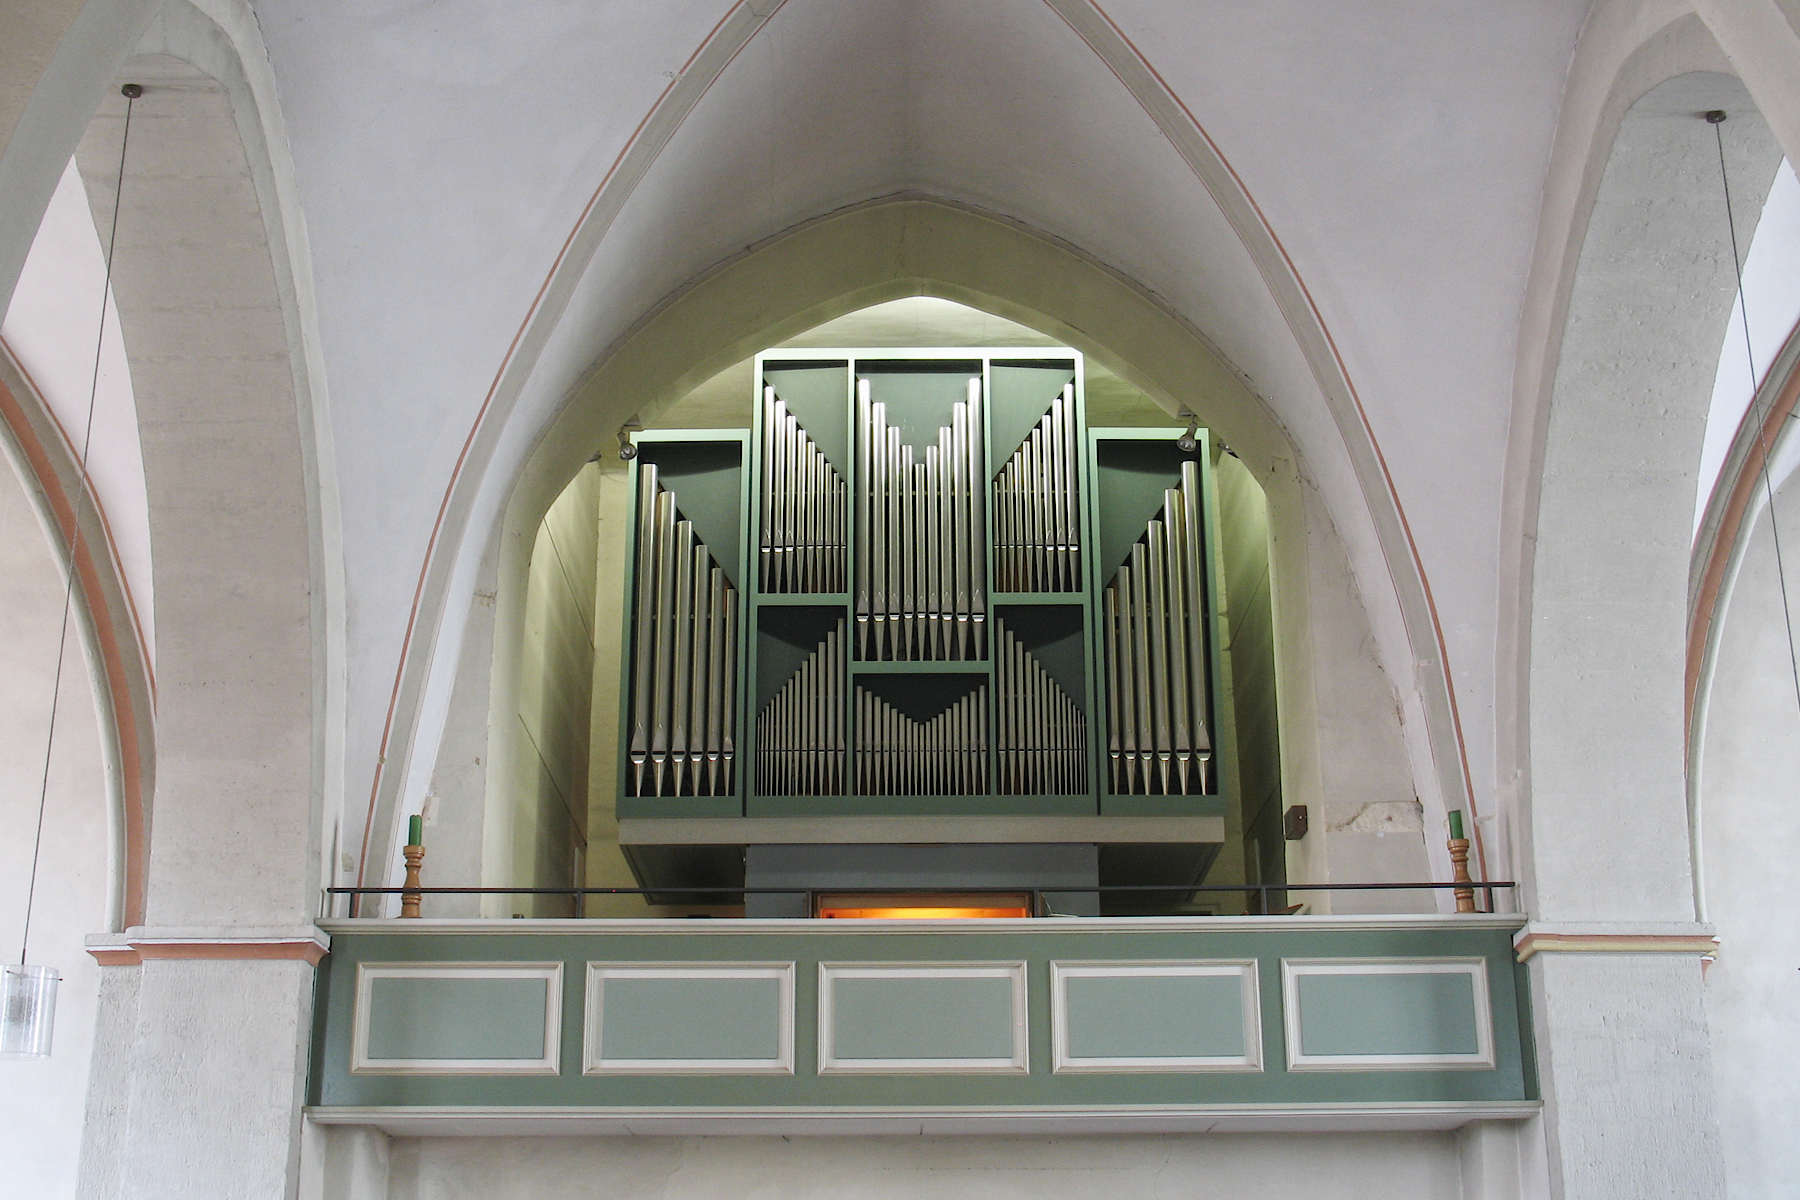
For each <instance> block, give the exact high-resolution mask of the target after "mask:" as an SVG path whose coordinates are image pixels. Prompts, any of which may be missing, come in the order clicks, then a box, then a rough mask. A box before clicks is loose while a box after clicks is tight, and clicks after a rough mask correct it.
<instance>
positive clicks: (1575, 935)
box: [1513, 921, 1719, 962]
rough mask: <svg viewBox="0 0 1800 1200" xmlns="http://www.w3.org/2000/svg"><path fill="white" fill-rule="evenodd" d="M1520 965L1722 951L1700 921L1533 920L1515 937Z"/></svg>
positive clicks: (1710, 930) (1705, 954)
mask: <svg viewBox="0 0 1800 1200" xmlns="http://www.w3.org/2000/svg"><path fill="white" fill-rule="evenodd" d="M1513 949H1514V950H1515V951H1516V952H1517V954H1518V957H1519V961H1520V962H1527V961H1529V960H1530V959H1531V958H1533V957H1534V956H1536V955H1539V954H1552V953H1555V954H1691V955H1697V956H1701V957H1710V956H1712V955H1716V954H1717V953H1718V952H1719V937H1718V933H1717V931H1716V930H1714V929H1713V927H1712V926H1711V925H1706V924H1702V923H1701V922H1698V921H1532V922H1530V923H1529V924H1527V925H1525V926H1524V927H1523V928H1521V929H1520V930H1519V931H1518V933H1517V934H1515V935H1514V936H1513Z"/></svg>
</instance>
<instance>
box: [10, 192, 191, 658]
mask: <svg viewBox="0 0 1800 1200" xmlns="http://www.w3.org/2000/svg"><path fill="white" fill-rule="evenodd" d="M109 224H110V214H109ZM105 234H106V227H105V226H102V227H101V229H100V232H99V234H98V236H97V235H96V230H95V223H94V214H93V213H92V211H91V210H90V209H89V207H88V199H87V194H86V192H85V191H84V190H83V188H82V186H81V173H80V172H79V171H78V170H77V169H76V167H75V163H74V161H73V160H71V161H70V162H69V165H68V168H67V169H66V170H65V171H64V172H63V175H62V178H61V179H60V180H59V181H58V182H57V185H56V194H55V195H53V196H52V197H51V199H50V207H49V208H47V209H45V210H44V223H43V225H41V226H40V227H39V228H38V235H37V238H36V239H35V240H34V241H33V242H32V243H31V253H30V254H28V255H27V256H26V258H25V266H24V269H23V270H21V271H20V272H19V282H18V284H17V285H16V286H15V287H14V289H13V297H12V304H11V305H10V306H9V307H8V308H7V310H6V319H5V322H4V324H0V341H4V342H5V343H6V347H7V349H9V350H11V351H12V353H13V357H14V358H16V359H17V360H18V363H19V366H20V367H21V368H22V369H23V370H24V371H25V373H26V374H27V375H28V376H29V377H30V378H31V381H32V382H33V383H34V384H36V385H37V390H38V394H39V395H40V396H42V397H43V399H44V402H45V404H46V405H47V406H48V407H49V409H50V411H51V412H52V413H53V414H55V417H56V421H57V423H58V424H59V425H61V426H62V430H63V433H64V435H65V436H67V438H68V439H69V442H70V444H71V446H72V447H73V453H75V454H76V455H81V454H83V453H84V452H85V454H86V465H87V473H88V477H89V480H90V486H91V487H92V488H93V490H94V493H95V496H96V498H97V500H98V502H99V504H100V507H101V510H102V511H103V512H104V513H105V514H106V520H107V525H108V527H109V529H110V531H111V534H112V540H113V546H114V549H115V551H116V552H117V555H118V561H119V566H120V569H121V573H122V574H123V575H124V577H125V585H126V588H127V589H128V592H129V594H130V596H131V601H132V605H133V607H134V608H135V610H136V613H137V618H138V622H139V624H140V625H141V627H142V629H143V634H144V637H143V642H144V652H145V654H146V656H147V657H148V658H149V659H150V662H151V664H152V665H154V664H155V662H156V612H155V606H154V605H152V604H151V603H150V506H149V502H148V500H147V498H146V496H145V492H144V456H143V453H142V451H141V450H140V449H139V445H138V422H137V403H136V401H135V400H133V399H132V395H131V370H130V367H128V366H127V365H126V362H125V341H124V337H123V336H122V334H121V333H120V331H119V313H118V310H117V309H116V308H115V307H114V305H113V302H112V297H111V296H110V295H108V296H107V297H106V323H105V336H104V338H103V339H100V363H99V374H98V376H96V375H95V372H94V367H95V364H94V344H95V341H96V338H95V336H94V335H95V333H96V332H98V322H99V321H100V308H101V304H100V300H101V295H102V292H103V289H104V288H105V280H106V254H105V246H104V244H103V243H102V242H101V240H100V239H101V238H102V237H104V236H105ZM90 387H92V388H93V389H94V401H93V421H92V429H93V432H92V436H91V438H89V437H88V436H87V433H86V430H87V428H88V391H89V388H90Z"/></svg>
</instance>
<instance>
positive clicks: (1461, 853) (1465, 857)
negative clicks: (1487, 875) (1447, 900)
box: [1450, 838, 1475, 913]
mask: <svg viewBox="0 0 1800 1200" xmlns="http://www.w3.org/2000/svg"><path fill="white" fill-rule="evenodd" d="M1450 882H1451V883H1468V884H1473V883H1474V882H1475V881H1474V879H1472V878H1470V876H1469V839H1468V838H1451V839H1450ZM1456 911H1457V912H1459V913H1472V912H1474V911H1475V889H1474V888H1473V887H1459V888H1457V889H1456Z"/></svg>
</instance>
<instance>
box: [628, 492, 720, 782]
mask: <svg viewBox="0 0 1800 1200" xmlns="http://www.w3.org/2000/svg"><path fill="white" fill-rule="evenodd" d="M636 568H637V588H636V603H635V609H636V611H635V612H634V613H633V615H632V626H631V628H632V644H631V654H632V663H631V679H632V696H631V734H630V744H629V748H628V757H629V771H628V774H627V786H628V787H629V788H630V791H631V794H633V795H636V796H716V795H725V794H729V793H730V792H731V791H732V788H733V780H732V775H733V770H732V768H733V765H734V763H733V760H734V758H735V752H736V746H735V743H734V738H733V734H732V729H733V728H734V726H735V724H736V719H737V690H736V689H737V678H736V676H737V589H736V588H734V587H732V586H731V584H730V583H729V582H728V581H727V580H726V577H725V570H724V568H723V567H721V566H720V565H719V564H718V563H717V562H715V561H714V560H713V557H712V554H711V552H709V551H708V550H707V548H706V545H705V543H704V542H702V541H701V540H700V539H699V538H698V537H697V536H696V535H695V533H694V525H693V522H692V521H688V520H683V519H681V516H680V514H679V512H678V511H677V509H676V505H675V494H674V493H673V492H671V491H669V490H668V489H667V488H665V487H663V486H662V484H661V481H660V479H659V475H658V471H657V468H656V465H655V464H654V463H644V464H643V465H641V466H640V467H639V468H638V524H637V563H636Z"/></svg>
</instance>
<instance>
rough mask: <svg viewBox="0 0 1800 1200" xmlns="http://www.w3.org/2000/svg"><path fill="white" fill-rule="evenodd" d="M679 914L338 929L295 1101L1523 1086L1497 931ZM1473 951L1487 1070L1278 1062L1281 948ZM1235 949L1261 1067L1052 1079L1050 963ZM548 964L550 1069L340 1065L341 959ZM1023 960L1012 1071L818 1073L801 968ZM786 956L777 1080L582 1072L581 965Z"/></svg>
mask: <svg viewBox="0 0 1800 1200" xmlns="http://www.w3.org/2000/svg"><path fill="white" fill-rule="evenodd" d="M693 924H695V923H686V922H684V923H681V924H680V925H675V926H673V927H672V928H671V929H670V930H669V931H668V932H666V933H665V932H660V931H659V932H655V933H626V932H607V931H605V929H604V928H599V929H595V930H594V931H592V932H589V931H587V930H580V929H571V931H569V932H566V933H565V932H557V933H529V934H522V933H512V932H508V931H506V930H505V929H504V928H501V929H497V930H496V931H495V932H492V933H444V934H432V933H411V932H401V933H372V932H371V933H362V932H346V931H343V929H342V927H338V928H337V929H335V930H334V932H333V934H332V939H333V940H332V952H331V954H330V955H329V956H328V957H327V959H326V960H325V962H324V963H323V964H322V965H321V967H320V972H319V984H318V987H319V997H318V1002H317V1004H316V1006H315V1019H316V1031H315V1035H314V1043H313V1068H312V1072H311V1077H310V1080H309V1085H308V1096H309V1101H310V1103H313V1104H321V1105H350V1106H367V1105H374V1106H386V1105H496V1106H509V1105H573V1106H583V1105H606V1106H626V1107H662V1106H669V1105H699V1106H709V1105H711V1106H727V1107H732V1106H776V1107H780V1106H793V1105H851V1106H872V1105H873V1106H879V1105H902V1106H905V1105H931V1106H940V1105H953V1104H954V1105H962V1104H970V1105H1006V1106H1023V1107H1029V1106H1044V1105H1070V1104H1073V1105H1106V1104H1153V1105H1154V1104H1162V1105H1169V1104H1183V1105H1189V1104H1306V1103H1335V1104H1358V1103H1364V1104H1386V1103H1393V1102H1402V1101H1483V1100H1486V1101H1497V1100H1508V1101H1516V1100H1528V1099H1535V1098H1536V1080H1535V1076H1534V1073H1533V1070H1532V1066H1531V1063H1530V1061H1529V1056H1530V1053H1531V1051H1530V1047H1529V1042H1528V1032H1527V1031H1528V1028H1529V1020H1530V1018H1529V1014H1528V1013H1527V1012H1526V1011H1525V1010H1524V996H1523V990H1522V985H1521V980H1522V979H1523V972H1522V970H1520V969H1519V968H1517V967H1516V966H1515V964H1514V962H1513V953H1512V943H1511V931H1510V930H1508V929H1492V928H1485V929H1484V928H1477V929H1468V928H1455V927H1451V925H1450V922H1448V921H1446V922H1445V924H1444V925H1443V926H1438V927H1428V928H1423V929H1406V928H1394V929H1372V930H1329V931H1319V930H1304V929H1302V930H1295V931H1292V932H1288V931H1285V930H1283V929H1281V927H1280V925H1281V923H1280V922H1278V921H1270V922H1268V923H1266V924H1264V923H1261V922H1258V923H1256V924H1253V925H1246V926H1245V927H1243V928H1242V929H1241V930H1240V929H1231V930H1228V931H1221V932H1210V931H1209V932H1201V933H1194V932H1175V931H1169V932H1164V931H1159V930H1157V929H1155V928H1154V926H1153V925H1151V924H1149V923H1146V926H1145V928H1144V929H1143V931H1142V932H1138V931H1136V930H1133V931H1121V930H1119V929H1117V928H1116V927H1115V928H1108V929H1100V930H1094V931H1092V932H1084V931H1082V930H1080V929H1071V928H1068V927H1066V926H1059V927H1057V928H1055V929H1052V930H1046V931H1042V932H1039V931H1036V930H1030V929H1021V930H1019V931H1016V932H1013V931H1007V932H989V931H985V930H984V931H982V932H976V933H934V932H893V933H888V932H878V931H875V930H872V929H870V928H867V927H863V928H857V929H837V928H832V929H820V930H816V931H815V930H814V929H811V928H807V927H800V928H797V929H793V930H783V931H779V932H774V931H770V932H743V931H739V932H733V931H732V928H731V926H730V925H729V924H728V923H724V922H706V923H704V925H705V926H706V928H703V929H694V928H692V926H693ZM1471 955H1478V956H1481V957H1483V958H1485V959H1486V960H1487V969H1488V974H1489V981H1490V991H1489V996H1488V1000H1489V1003H1490V1005H1491V1006H1492V1010H1493V1020H1494V1028H1495V1053H1496V1062H1497V1066H1496V1067H1495V1068H1494V1069H1492V1070H1421V1071H1387V1072H1383V1071H1362V1070H1357V1071H1324V1072H1311V1073H1307V1072H1290V1071H1288V1070H1286V1068H1285V1062H1286V1055H1285V1046H1284V1043H1283V1040H1282V1036H1283V1035H1282V999H1281V986H1280V980H1281V959H1282V957H1284V956H1286V957H1293V958H1333V957H1346V958H1377V959H1379V958H1392V957H1406V958H1413V957H1463V956H1471ZM1213 958H1250V959H1255V960H1256V961H1257V963H1258V970H1259V974H1260V977H1261V995H1260V1000H1259V1003H1260V1005H1261V1019H1262V1036H1263V1045H1262V1059H1263V1062H1264V1064H1265V1069H1264V1070H1263V1071H1261V1072H1242V1073H1239V1072H1215V1073H1208V1074H1154V1075H1152V1074H1144V1075H1129V1074H1091V1075H1090V1074H1082V1075H1053V1074H1052V1072H1051V1062H1050V1032H1051V1025H1050V962H1051V961H1052V960H1055V959H1061V960H1064V961H1071V962H1075V961H1079V962H1092V961H1105V960H1118V961H1132V960H1152V961H1159V960H1168V959H1175V960H1196V959H1213ZM508 959H513V960H527V961H549V960H555V959H561V960H563V962H564V964H565V966H564V973H563V986H564V995H563V1029H562V1071H561V1073H560V1074H559V1075H557V1076H554V1077H550V1076H545V1077H536V1078H525V1077H521V1078H505V1077H485V1078H423V1077H417V1078H416V1077H402V1076H380V1075H357V1076H352V1075H350V1074H349V1071H348V1066H349V1041H348V1039H349V1031H350V1024H351V1001H352V991H353V983H354V978H355V968H356V964H357V963H358V962H362V961H370V962H407V961H412V962H442V961H457V960H461V961H470V962H492V961H505V960H508ZM1013 959H1023V960H1024V961H1025V962H1026V964H1027V970H1026V999H1027V1010H1028V1018H1029V1032H1030V1042H1029V1055H1028V1061H1029V1065H1030V1074H1028V1075H967V1076H955V1075H899V1074H897V1075H879V1076H870V1075H860V1076H833V1075H828V1076H820V1075H819V1074H818V1073H817V1067H818V1063H817V1059H818V1052H817V1044H816V1040H815V1036H814V1034H815V1030H816V1020H817V1012H818V978H817V976H818V963H819V962H820V961H821V960H823V961H826V962H834V963H852V962H868V963H908V962H911V963H949V962H959V961H961V962H990V963H991V962H997V961H999V962H1004V961H1008V960H1013ZM590 960H594V961H609V962H629V961H639V962H694V963H696V964H706V963H717V962H769V961H793V962H794V963H795V966H796V974H795V982H796V987H795V1007H796V1017H797V1036H796V1039H795V1056H796V1058H795V1074H794V1075H793V1076H792V1077H787V1076H729V1075H723V1076H709V1077H691V1076H690V1077H679V1076H672V1077H643V1076H601V1077H584V1076H583V1075H582V1073H581V1056H582V1029H581V1024H582V1019H583V1012H582V1008H583V1006H582V987H583V983H584V977H585V974H586V964H587V962H588V961H590Z"/></svg>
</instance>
